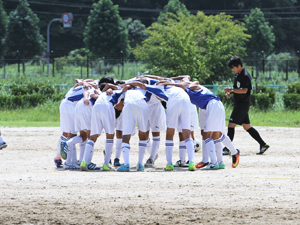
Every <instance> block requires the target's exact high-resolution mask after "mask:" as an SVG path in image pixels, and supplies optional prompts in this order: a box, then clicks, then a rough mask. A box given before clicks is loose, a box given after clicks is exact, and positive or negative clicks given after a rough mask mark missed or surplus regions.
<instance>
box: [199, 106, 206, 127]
mask: <svg viewBox="0 0 300 225" xmlns="http://www.w3.org/2000/svg"><path fill="white" fill-rule="evenodd" d="M205 114H206V110H205V109H201V108H199V121H200V128H201V130H204V126H205Z"/></svg>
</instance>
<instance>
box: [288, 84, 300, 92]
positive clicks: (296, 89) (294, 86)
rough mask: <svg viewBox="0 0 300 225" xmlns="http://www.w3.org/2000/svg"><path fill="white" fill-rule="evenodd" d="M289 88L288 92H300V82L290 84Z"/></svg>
mask: <svg viewBox="0 0 300 225" xmlns="http://www.w3.org/2000/svg"><path fill="white" fill-rule="evenodd" d="M287 88H288V89H287V93H288V94H300V83H295V84H290V85H288V87H287Z"/></svg>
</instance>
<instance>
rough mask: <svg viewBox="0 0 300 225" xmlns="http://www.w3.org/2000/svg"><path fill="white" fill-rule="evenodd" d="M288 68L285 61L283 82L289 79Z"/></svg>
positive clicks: (287, 62)
mask: <svg viewBox="0 0 300 225" xmlns="http://www.w3.org/2000/svg"><path fill="white" fill-rule="evenodd" d="M288 68H289V60H286V61H285V81H288V79H289V71H288Z"/></svg>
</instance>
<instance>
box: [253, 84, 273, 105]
mask: <svg viewBox="0 0 300 225" xmlns="http://www.w3.org/2000/svg"><path fill="white" fill-rule="evenodd" d="M260 94H266V96H268V98H269V99H270V103H271V104H274V103H275V100H276V92H275V91H274V89H273V88H270V87H266V86H258V87H257V90H256V93H255V94H253V95H260ZM253 95H252V96H253ZM254 99H255V97H254ZM254 101H255V100H254Z"/></svg>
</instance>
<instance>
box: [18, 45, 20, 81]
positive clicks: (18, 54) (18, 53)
mask: <svg viewBox="0 0 300 225" xmlns="http://www.w3.org/2000/svg"><path fill="white" fill-rule="evenodd" d="M17 56H18V73H19V75H20V52H19V50H17Z"/></svg>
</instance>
